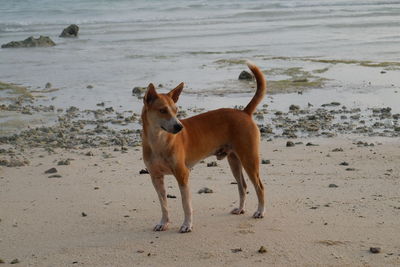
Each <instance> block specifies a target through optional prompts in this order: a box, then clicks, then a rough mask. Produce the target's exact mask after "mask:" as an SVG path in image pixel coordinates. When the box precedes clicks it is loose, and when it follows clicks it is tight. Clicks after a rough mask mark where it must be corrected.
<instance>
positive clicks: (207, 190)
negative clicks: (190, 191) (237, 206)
mask: <svg viewBox="0 0 400 267" xmlns="http://www.w3.org/2000/svg"><path fill="white" fill-rule="evenodd" d="M197 193H199V194H203V193H204V194H211V193H214V191H213V190H212V189H210V188H208V187H203V188H202V189H200V190H199V191H198V192H197Z"/></svg>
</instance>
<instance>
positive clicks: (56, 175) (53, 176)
mask: <svg viewBox="0 0 400 267" xmlns="http://www.w3.org/2000/svg"><path fill="white" fill-rule="evenodd" d="M61 177H62V176H61V175H59V174H53V175H50V176H49V177H48V178H61Z"/></svg>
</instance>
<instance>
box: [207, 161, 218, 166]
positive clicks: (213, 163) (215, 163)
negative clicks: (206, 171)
mask: <svg viewBox="0 0 400 267" xmlns="http://www.w3.org/2000/svg"><path fill="white" fill-rule="evenodd" d="M217 166H218V164H217V162H216V161H211V162H209V163H207V167H217Z"/></svg>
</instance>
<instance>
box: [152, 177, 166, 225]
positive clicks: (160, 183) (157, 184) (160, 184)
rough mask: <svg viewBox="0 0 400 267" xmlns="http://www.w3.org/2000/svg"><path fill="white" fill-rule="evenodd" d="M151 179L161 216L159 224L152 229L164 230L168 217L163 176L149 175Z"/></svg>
mask: <svg viewBox="0 0 400 267" xmlns="http://www.w3.org/2000/svg"><path fill="white" fill-rule="evenodd" d="M151 181H152V182H153V185H154V188H155V189H156V192H157V195H158V198H159V200H160V205H161V212H162V217H161V221H160V223H159V224H157V225H156V226H155V227H154V231H165V230H167V228H168V223H169V217H168V209H167V194H166V191H165V185H164V176H163V175H158V176H154V175H151Z"/></svg>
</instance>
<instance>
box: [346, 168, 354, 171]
mask: <svg viewBox="0 0 400 267" xmlns="http://www.w3.org/2000/svg"><path fill="white" fill-rule="evenodd" d="M355 170H356V169H355V168H346V171H355Z"/></svg>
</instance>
